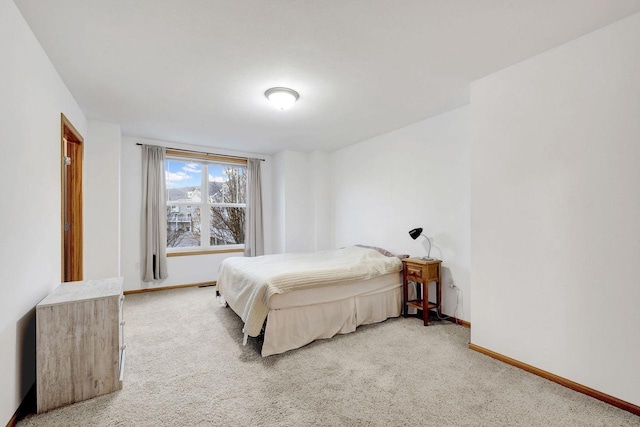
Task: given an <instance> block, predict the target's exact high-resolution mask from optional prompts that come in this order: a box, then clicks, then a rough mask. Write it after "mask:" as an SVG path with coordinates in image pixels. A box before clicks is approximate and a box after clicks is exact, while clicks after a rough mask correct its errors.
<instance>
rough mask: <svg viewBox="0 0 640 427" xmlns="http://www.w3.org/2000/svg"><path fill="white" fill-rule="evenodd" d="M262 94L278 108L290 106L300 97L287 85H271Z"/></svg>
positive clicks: (282, 108) (284, 108)
mask: <svg viewBox="0 0 640 427" xmlns="http://www.w3.org/2000/svg"><path fill="white" fill-rule="evenodd" d="M264 96H266V97H267V99H268V100H269V101H270V102H271V103H272V104H273V105H274V106H275V107H276V108H277V109H278V110H286V109H287V108H290V107H291V106H292V105H293V104H295V102H296V101H297V100H298V98H300V95H299V94H298V92H296V91H295V90H293V89H289V88H287V87H272V88H271V89H267V91H266V92H265V93H264Z"/></svg>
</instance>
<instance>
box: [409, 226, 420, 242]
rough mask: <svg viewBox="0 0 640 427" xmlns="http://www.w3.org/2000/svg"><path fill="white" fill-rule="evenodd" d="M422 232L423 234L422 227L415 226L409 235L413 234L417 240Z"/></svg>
mask: <svg viewBox="0 0 640 427" xmlns="http://www.w3.org/2000/svg"><path fill="white" fill-rule="evenodd" d="M421 234H422V228H420V227H418V228H414V229H413V230H411V231H409V236H411V238H412V239H413V240H416V239H417V238H418V237H420V235H421Z"/></svg>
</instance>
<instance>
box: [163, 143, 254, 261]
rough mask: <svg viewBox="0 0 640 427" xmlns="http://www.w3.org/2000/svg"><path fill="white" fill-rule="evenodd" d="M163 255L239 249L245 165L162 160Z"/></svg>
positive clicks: (243, 231) (245, 203)
mask: <svg viewBox="0 0 640 427" xmlns="http://www.w3.org/2000/svg"><path fill="white" fill-rule="evenodd" d="M165 181H166V192H167V193H166V196H167V197H166V200H167V252H168V253H172V252H177V253H179V252H192V251H208V250H212V249H213V250H215V249H216V248H224V249H242V248H243V247H244V233H245V213H246V209H247V168H246V163H244V162H243V163H239V162H238V160H236V159H231V160H230V161H229V162H225V161H224V159H220V158H217V160H216V161H210V160H204V159H199V158H183V157H177V156H176V157H174V156H170V155H167V158H166V160H165Z"/></svg>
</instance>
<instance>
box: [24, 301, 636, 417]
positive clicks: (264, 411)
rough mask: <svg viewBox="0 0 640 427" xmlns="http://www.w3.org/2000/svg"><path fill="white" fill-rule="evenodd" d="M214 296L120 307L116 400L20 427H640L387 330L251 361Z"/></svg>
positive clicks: (559, 390)
mask: <svg viewBox="0 0 640 427" xmlns="http://www.w3.org/2000/svg"><path fill="white" fill-rule="evenodd" d="M214 294H215V292H214V288H187V289H180V290H173V291H164V292H153V293H148V294H137V295H130V296H128V297H127V299H126V301H125V317H126V319H127V324H126V331H125V333H126V342H127V361H126V370H125V381H124V388H123V390H122V391H119V392H116V393H112V394H110V395H106V396H101V397H98V398H95V399H92V400H89V401H85V402H81V403H77V404H75V405H71V406H68V407H65V408H61V409H57V410H53V411H51V412H49V413H46V414H42V415H32V416H29V417H27V418H25V419H24V420H23V421H21V422H20V423H19V425H20V426H196V425H199V426H209V425H211V426H404V425H415V426H545V427H549V426H563V427H567V426H640V417H637V416H635V415H632V414H630V413H628V412H625V411H622V410H620V409H617V408H615V407H612V406H609V405H607V404H605V403H602V402H600V401H597V400H595V399H592V398H590V397H587V396H584V395H582V394H579V393H576V392H574V391H572V390H569V389H567V388H564V387H562V386H560V385H557V384H555V383H552V382H550V381H547V380H544V379H542V378H539V377H536V376H534V375H531V374H529V373H527V372H524V371H521V370H519V369H517V368H514V367H512V366H509V365H506V364H504V363H501V362H498V361H496V360H493V359H491V358H489V357H486V356H483V355H481V354H479V353H476V352H474V351H471V350H469V349H468V348H467V345H468V341H469V330H468V329H465V328H463V327H461V326H456V325H454V324H451V323H447V322H434V323H433V324H432V325H431V326H429V327H423V326H422V322H421V321H420V320H418V319H415V318H410V319H402V318H400V319H390V320H387V321H386V322H383V323H380V324H376V325H370V326H364V327H360V328H358V330H357V331H356V332H355V333H353V334H348V335H342V336H337V337H334V338H332V339H330V340H320V341H316V342H314V343H312V344H310V345H308V346H306V347H303V348H301V349H298V350H294V351H290V352H287V353H285V354H282V355H276V356H270V357H267V358H262V357H260V353H259V352H260V343H259V342H258V340H257V339H250V341H249V344H248V345H247V346H246V347H243V346H242V333H241V329H242V323H241V321H240V319H239V318H238V317H237V316H236V315H235V314H234V313H233V312H232V311H231V309H229V308H223V307H220V306H219V305H218V304H217V302H216V300H215V298H214Z"/></svg>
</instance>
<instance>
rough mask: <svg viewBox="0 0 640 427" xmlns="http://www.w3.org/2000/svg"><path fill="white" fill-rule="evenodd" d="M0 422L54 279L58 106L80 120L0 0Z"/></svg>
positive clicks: (17, 18)
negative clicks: (40, 304)
mask: <svg viewBox="0 0 640 427" xmlns="http://www.w3.org/2000/svg"><path fill="white" fill-rule="evenodd" d="M0 40H2V42H1V43H0V58H2V65H1V66H0V94H2V95H1V96H0V143H1V144H2V154H3V162H2V176H3V179H2V181H1V183H0V194H2V204H3V206H4V209H1V210H0V224H3V227H2V243H3V244H2V245H0V260H1V262H2V265H1V266H0V342H1V343H2V346H0V366H1V367H2V370H1V373H0V379H1V381H0V383H1V384H2V385H1V386H0V424H5V423H7V422H8V421H9V419H10V418H11V417H12V416H13V414H14V412H15V410H16V409H17V408H18V405H19V404H20V402H21V401H22V399H23V397H24V395H25V394H26V392H27V391H28V390H29V388H30V387H31V386H32V385H33V384H34V381H35V309H34V307H35V305H36V304H37V303H38V302H40V300H42V299H43V298H44V297H45V296H46V295H47V294H48V293H49V292H50V291H51V290H52V289H53V288H54V287H55V286H57V285H58V284H59V283H60V277H61V276H60V275H61V243H60V242H61V239H60V200H61V199H60V193H61V191H60V168H61V164H62V161H61V154H60V113H64V114H65V116H66V117H67V118H68V119H69V120H70V121H71V123H73V125H74V127H75V128H76V129H78V131H79V132H80V133H81V134H82V135H83V136H84V135H86V128H87V124H86V119H85V117H84V115H83V113H82V111H80V108H79V107H78V104H77V103H76V102H75V100H74V99H73V97H72V96H71V94H70V93H69V91H68V90H67V88H66V86H65V85H64V83H63V82H62V80H61V79H60V77H59V76H58V74H57V72H56V71H55V69H54V68H53V65H52V64H51V62H50V61H49V58H48V57H47V55H46V54H45V53H44V51H43V50H42V48H41V47H40V45H39V44H38V42H37V40H36V38H35V36H34V35H33V33H32V32H31V30H30V29H29V27H28V26H27V24H26V22H25V21H24V19H23V18H22V15H21V14H20V12H19V11H18V9H17V8H16V6H15V4H14V3H13V2H12V1H11V0H0Z"/></svg>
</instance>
